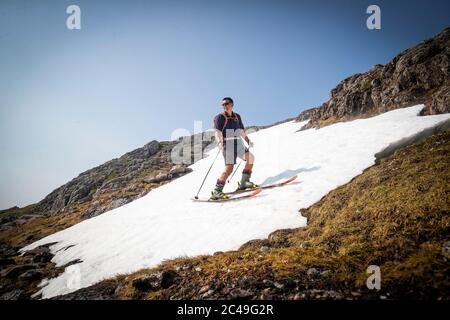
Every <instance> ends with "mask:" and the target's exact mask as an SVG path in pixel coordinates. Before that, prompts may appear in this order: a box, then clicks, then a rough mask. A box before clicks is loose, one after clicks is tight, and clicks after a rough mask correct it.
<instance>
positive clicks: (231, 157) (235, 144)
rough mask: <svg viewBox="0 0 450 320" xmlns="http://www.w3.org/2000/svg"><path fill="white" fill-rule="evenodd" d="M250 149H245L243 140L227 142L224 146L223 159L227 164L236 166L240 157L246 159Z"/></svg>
mask: <svg viewBox="0 0 450 320" xmlns="http://www.w3.org/2000/svg"><path fill="white" fill-rule="evenodd" d="M247 152H248V148H246V147H245V145H244V143H243V142H242V139H240V138H239V139H232V140H225V141H224V146H223V157H224V159H225V164H236V159H237V158H238V157H239V158H241V159H244V156H245V154H246V153H247Z"/></svg>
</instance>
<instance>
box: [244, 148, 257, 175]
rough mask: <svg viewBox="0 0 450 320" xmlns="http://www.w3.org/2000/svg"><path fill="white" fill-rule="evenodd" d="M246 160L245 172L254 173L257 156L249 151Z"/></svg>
mask: <svg viewBox="0 0 450 320" xmlns="http://www.w3.org/2000/svg"><path fill="white" fill-rule="evenodd" d="M244 160H245V167H244V170H245V171H249V172H252V169H253V163H254V162H255V156H254V155H253V153H251V152H250V151H247V152H246V153H245V155H244Z"/></svg>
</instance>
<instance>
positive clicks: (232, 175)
mask: <svg viewBox="0 0 450 320" xmlns="http://www.w3.org/2000/svg"><path fill="white" fill-rule="evenodd" d="M251 147H252V146H250V145H249V146H248V150H250V148H251ZM242 161H244V159H241V161H240V162H239V164H238V165H237V167H236V169H234V172H233V174H232V175H231V177H230V178H229V179H228V183H230V181H231V179H233V177H234V174H235V173H236V171H237V169H238V168H239V166H240V165H241V163H242Z"/></svg>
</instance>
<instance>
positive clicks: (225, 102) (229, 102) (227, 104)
mask: <svg viewBox="0 0 450 320" xmlns="http://www.w3.org/2000/svg"><path fill="white" fill-rule="evenodd" d="M233 103H234V102H233V99H231V98H230V97H225V98H223V99H222V107H223V109H224V110H225V111H226V112H228V113H231V112H232V110H233Z"/></svg>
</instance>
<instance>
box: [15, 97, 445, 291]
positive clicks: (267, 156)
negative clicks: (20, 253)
mask: <svg viewBox="0 0 450 320" xmlns="http://www.w3.org/2000/svg"><path fill="white" fill-rule="evenodd" d="M422 107H423V105H418V106H414V107H410V108H405V109H398V110H394V111H391V112H388V113H384V114H381V115H379V116H376V117H372V118H369V119H362V120H355V121H351V122H344V123H337V124H334V125H331V126H328V127H325V128H322V129H310V130H305V131H300V132H297V130H298V129H300V127H302V125H304V124H305V122H303V123H295V122H288V123H284V124H280V125H277V126H274V127H271V128H268V129H265V130H261V131H258V132H255V133H253V134H251V135H250V138H251V140H253V141H254V149H252V150H253V152H254V154H255V156H256V163H255V167H254V173H253V176H252V180H253V181H255V182H256V183H259V184H262V185H263V184H268V183H271V182H274V181H278V180H281V179H283V178H288V177H290V176H292V175H293V174H297V175H298V179H297V182H298V183H296V184H292V185H287V186H285V187H282V188H277V189H271V190H265V191H263V192H262V193H260V195H259V196H257V197H254V198H251V199H248V200H243V201H237V202H228V203H199V202H192V201H191V198H192V197H193V196H194V195H195V193H196V191H197V189H198V187H199V186H200V183H201V181H202V179H203V177H204V174H205V173H206V171H207V169H208V168H209V166H210V164H211V162H212V160H213V158H214V156H215V155H216V153H217V148H215V149H213V150H211V151H210V152H209V157H207V158H205V159H202V160H201V161H198V162H197V163H195V164H194V165H192V166H191V167H192V169H193V170H194V171H193V172H192V173H190V174H187V175H185V176H183V177H181V178H178V179H176V180H174V181H172V182H171V183H169V184H166V185H164V186H162V187H159V188H157V189H155V190H153V191H151V192H150V193H149V194H147V195H146V196H144V197H142V198H140V199H138V200H135V201H133V202H131V203H129V204H127V205H124V206H122V207H120V208H117V209H114V210H111V211H109V212H107V213H104V214H102V215H100V216H98V217H95V218H92V219H89V220H86V221H83V222H81V223H79V224H77V225H75V226H73V227H71V228H68V229H66V230H63V231H60V232H58V233H55V234H53V235H50V236H48V237H46V238H44V239H42V240H40V241H37V242H35V243H33V244H31V245H29V246H27V247H25V248H24V249H23V250H30V249H33V248H34V247H37V246H39V245H43V244H46V243H51V242H58V243H57V244H56V245H53V246H51V250H52V252H53V253H55V257H54V259H53V262H55V263H56V264H57V265H58V266H61V265H64V264H66V263H68V262H70V261H72V260H75V259H81V260H83V262H82V263H80V264H76V265H72V266H70V267H68V268H66V270H65V272H64V273H62V274H61V275H60V276H58V277H57V278H54V279H50V280H49V281H48V284H47V285H46V286H44V287H43V288H42V294H43V298H50V297H53V296H56V295H61V294H66V293H69V292H72V291H75V290H76V289H78V288H82V287H86V286H89V285H92V284H94V283H96V282H99V281H101V280H103V279H105V278H109V277H112V276H114V275H117V274H123V273H130V272H133V271H137V270H139V269H142V268H146V267H152V266H155V265H157V264H158V263H160V262H161V261H162V260H166V259H170V258H175V257H180V256H194V255H200V254H212V253H214V252H216V251H226V250H234V249H237V248H238V247H239V246H240V245H242V244H243V243H245V242H246V241H248V240H251V239H258V238H265V237H267V236H268V234H269V233H271V232H272V231H274V230H277V229H282V228H295V227H303V226H305V225H306V219H305V218H303V217H302V216H301V215H300V214H299V209H300V208H305V207H308V206H310V205H312V204H313V203H315V202H317V201H318V200H319V199H320V198H322V197H323V196H324V195H325V194H327V193H328V192H329V191H331V190H333V189H335V188H336V187H338V186H340V185H342V184H345V183H347V182H348V181H349V180H351V179H352V178H353V177H355V176H356V175H358V174H360V173H361V172H362V171H363V170H364V169H365V168H367V167H369V166H371V165H373V164H374V160H375V157H374V154H375V153H377V152H379V151H380V150H382V149H383V148H385V147H387V146H388V145H389V144H390V143H392V142H395V141H397V140H399V139H401V138H404V137H407V136H410V135H412V134H414V133H417V132H419V131H421V130H423V129H425V128H428V127H431V126H433V125H435V124H436V123H438V122H440V121H443V120H446V119H448V118H450V115H449V114H444V115H436V116H426V117H419V116H417V114H418V112H419V111H420V110H421V109H422ZM222 169H223V158H222V157H221V156H219V157H218V159H217V161H216V163H215V165H214V167H213V169H212V170H211V173H210V175H209V177H208V179H207V180H206V182H205V185H204V188H203V191H202V192H201V194H200V196H201V197H203V198H207V197H208V196H209V193H210V191H211V189H212V188H213V187H214V184H215V181H216V179H217V177H218V176H219V174H220V172H221V170H222ZM241 169H242V167H241V168H239V171H238V173H237V174H236V175H235V177H234V178H233V180H232V181H231V183H230V185H227V186H226V189H228V190H232V189H234V188H235V186H236V182H237V180H238V179H240V172H241ZM71 245H73V246H72V247H70V248H68V249H67V250H64V249H63V250H60V249H62V248H65V247H68V246H71Z"/></svg>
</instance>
